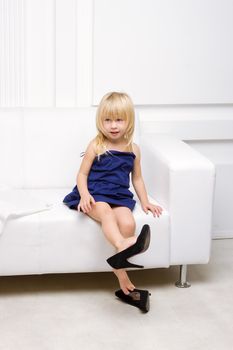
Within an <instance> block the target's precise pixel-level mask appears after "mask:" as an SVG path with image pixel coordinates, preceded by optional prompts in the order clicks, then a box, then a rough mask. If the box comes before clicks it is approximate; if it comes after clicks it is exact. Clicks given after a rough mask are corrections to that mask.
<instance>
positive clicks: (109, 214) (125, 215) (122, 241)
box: [87, 202, 136, 294]
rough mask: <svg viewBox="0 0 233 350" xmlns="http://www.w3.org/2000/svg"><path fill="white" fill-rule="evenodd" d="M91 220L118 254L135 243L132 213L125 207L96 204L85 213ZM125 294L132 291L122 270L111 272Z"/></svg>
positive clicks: (102, 203)
mask: <svg viewBox="0 0 233 350" xmlns="http://www.w3.org/2000/svg"><path fill="white" fill-rule="evenodd" d="M87 215H89V216H90V217H91V218H93V219H94V220H96V221H98V222H100V223H101V226H102V230H103V233H104V234H105V236H106V238H107V239H108V241H109V242H110V243H111V244H112V245H113V246H114V247H115V248H116V249H117V251H118V252H120V251H122V250H124V249H126V248H128V247H130V246H131V245H133V244H134V243H135V242H136V237H135V235H134V233H135V221H134V218H133V215H132V212H131V210H130V209H129V208H126V207H115V208H111V207H110V205H109V204H108V203H104V202H96V204H95V205H94V206H92V210H91V211H90V212H88V213H87ZM113 272H114V273H115V275H116V276H117V278H118V280H119V284H120V287H121V289H122V290H123V292H124V293H125V294H129V292H130V291H132V290H134V288H135V286H134V285H133V284H132V282H131V281H130V279H129V277H128V275H127V272H126V271H125V270H124V269H119V270H115V269H114V270H113Z"/></svg>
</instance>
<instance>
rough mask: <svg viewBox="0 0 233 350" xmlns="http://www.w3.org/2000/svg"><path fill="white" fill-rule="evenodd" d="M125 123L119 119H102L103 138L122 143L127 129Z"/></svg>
mask: <svg viewBox="0 0 233 350" xmlns="http://www.w3.org/2000/svg"><path fill="white" fill-rule="evenodd" d="M127 126H128V125H127V122H126V120H125V119H123V118H121V117H117V118H114V119H113V118H111V117H104V119H103V128H104V133H105V136H106V137H107V138H108V139H109V140H110V141H112V142H116V141H118V142H119V141H122V140H123V139H124V135H125V132H126V129H127Z"/></svg>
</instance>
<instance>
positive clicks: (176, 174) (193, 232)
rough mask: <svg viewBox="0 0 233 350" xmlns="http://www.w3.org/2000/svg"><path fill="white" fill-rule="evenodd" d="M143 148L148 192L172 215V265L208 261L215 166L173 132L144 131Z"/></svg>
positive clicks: (144, 173) (144, 172) (141, 145)
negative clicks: (170, 133)
mask: <svg viewBox="0 0 233 350" xmlns="http://www.w3.org/2000/svg"><path fill="white" fill-rule="evenodd" d="M140 148H141V153H142V172H143V177H144V180H145V184H146V188H147V191H148V194H149V195H150V196H152V197H153V198H155V199H156V200H157V201H158V202H159V203H161V205H162V206H163V207H164V208H165V209H167V210H168V212H169V215H170V235H171V239H170V252H171V256H170V265H183V264H201V263H207V262H208V260H209V257H210V247H211V229H212V208H213V193H214V184H215V167H214V165H213V164H212V163H211V162H210V161H209V160H208V159H207V158H205V157H204V156H203V155H201V154H200V153H199V152H197V151H196V150H194V149H193V148H191V147H190V146H189V145H187V144H186V143H184V142H183V141H181V140H179V139H177V138H176V137H174V136H172V135H165V134H144V135H142V136H141V143H140Z"/></svg>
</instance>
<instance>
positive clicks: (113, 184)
mask: <svg viewBox="0 0 233 350" xmlns="http://www.w3.org/2000/svg"><path fill="white" fill-rule="evenodd" d="M135 157H136V156H135V154H134V153H133V152H122V151H116V150H110V151H106V152H105V153H103V154H102V155H100V157H99V158H98V157H96V158H95V159H94V161H93V164H92V167H91V170H90V172H89V175H88V180H87V186H88V190H89V192H90V194H91V195H92V196H93V198H94V199H95V201H96V202H106V203H109V204H110V205H111V206H124V207H128V208H129V209H131V210H133V209H134V206H135V203H136V202H135V200H134V199H133V193H132V192H131V191H130V190H129V186H130V179H129V175H130V173H131V171H132V170H133V165H134V159H135ZM79 202H80V194H79V191H78V188H77V186H75V187H74V188H73V190H72V192H71V193H69V194H67V195H66V197H65V198H64V200H63V203H65V204H66V205H67V206H68V207H69V208H70V209H77V206H78V204H79Z"/></svg>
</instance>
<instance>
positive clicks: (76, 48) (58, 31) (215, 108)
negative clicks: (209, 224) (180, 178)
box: [0, 0, 233, 237]
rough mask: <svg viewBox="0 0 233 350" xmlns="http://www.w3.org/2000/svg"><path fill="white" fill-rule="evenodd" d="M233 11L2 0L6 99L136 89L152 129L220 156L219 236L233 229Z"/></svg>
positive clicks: (219, 6)
mask: <svg viewBox="0 0 233 350" xmlns="http://www.w3.org/2000/svg"><path fill="white" fill-rule="evenodd" d="M232 13H233V2H232V1H229V0H205V1H202V0H11V1H9V0H0V16H1V18H0V107H1V108H12V109H14V108H17V107H38V108H40V107H57V108H60V107H65V108H66V107H67V108H70V107H72V108H73V107H77V108H83V107H89V106H91V105H96V104H98V102H99V99H100V97H101V96H102V95H103V94H104V93H105V92H107V91H110V90H124V91H127V92H128V93H129V94H130V95H131V96H132V98H133V100H134V102H135V104H136V105H137V108H138V109H139V110H140V114H141V118H142V120H143V130H144V132H152V131H153V132H166V133H167V132H168V133H173V134H176V135H177V136H178V137H180V138H181V139H183V140H185V141H186V142H188V143H189V144H190V145H192V146H193V147H195V148H196V149H198V150H199V151H200V152H202V153H204V154H205V155H207V156H208V157H209V158H210V159H211V160H212V161H213V162H214V163H215V165H216V169H217V181H216V195H215V203H214V237H229V236H231V237H233V218H231V217H230V212H231V210H230V209H231V208H232V207H233V202H232V188H233V185H232V181H231V178H232V176H233V166H232V165H233V157H232V153H231V152H232V142H233V124H232V123H233V65H232V62H233V41H232V34H233V21H232V20H231V14H232ZM80 111H81V109H80ZM0 116H1V109H0ZM226 155H227V156H226ZM226 203H228V204H229V205H228V206H226ZM229 210H230V211H229Z"/></svg>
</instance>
